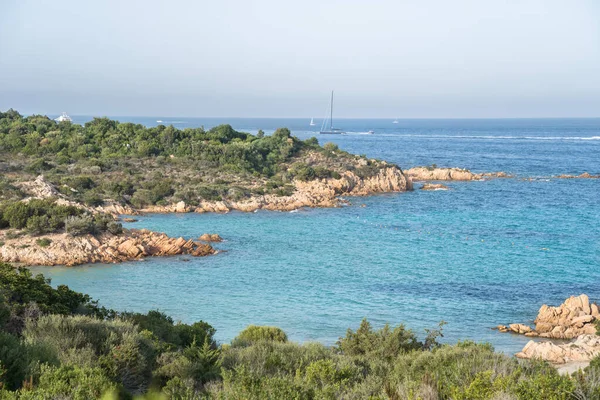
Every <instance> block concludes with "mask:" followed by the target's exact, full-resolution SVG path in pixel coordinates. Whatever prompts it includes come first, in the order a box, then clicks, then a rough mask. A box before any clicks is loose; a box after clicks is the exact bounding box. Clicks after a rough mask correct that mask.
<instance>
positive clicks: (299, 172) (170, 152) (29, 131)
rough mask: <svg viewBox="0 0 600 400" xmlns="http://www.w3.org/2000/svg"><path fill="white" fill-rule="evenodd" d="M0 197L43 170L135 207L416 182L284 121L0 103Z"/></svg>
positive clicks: (302, 199) (90, 201)
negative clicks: (202, 123) (166, 117)
mask: <svg viewBox="0 0 600 400" xmlns="http://www.w3.org/2000/svg"><path fill="white" fill-rule="evenodd" d="M0 155H1V156H2V157H1V158H0V171H1V172H2V178H1V180H0V189H1V190H0V193H1V195H0V196H1V199H0V201H3V200H4V201H5V200H11V199H20V198H23V197H25V196H28V195H31V193H28V192H27V190H26V186H27V185H26V184H25V185H23V183H24V182H25V183H26V182H31V181H33V180H34V179H35V178H36V177H37V176H38V175H43V176H44V178H45V180H46V181H47V182H49V183H50V184H51V185H52V186H53V187H54V188H55V189H56V190H57V191H58V192H59V193H60V195H61V196H63V197H64V198H65V199H66V200H69V201H74V202H78V203H81V204H85V205H87V206H89V207H98V206H102V205H105V204H117V205H120V206H123V207H125V208H126V209H132V210H147V211H166V212H168V211H175V208H174V206H175V205H176V204H177V203H180V204H185V206H184V207H182V206H181V205H180V207H179V210H181V209H182V208H183V209H185V210H186V211H193V210H196V209H197V211H227V210H229V209H241V210H244V211H251V210H253V209H257V208H269V209H294V208H298V207H302V206H317V207H318V206H325V207H328V206H335V205H337V204H338V201H339V199H338V198H339V196H341V195H366V194H371V193H377V192H386V191H403V190H410V189H411V188H412V185H411V183H410V180H408V179H407V178H406V177H405V176H404V174H403V173H402V170H401V169H400V168H399V167H398V166H396V165H393V164H389V163H387V162H385V161H379V160H374V159H368V158H366V157H364V156H357V155H351V154H349V153H347V152H345V151H342V150H340V149H339V148H338V147H337V146H336V145H335V144H333V143H326V144H324V145H323V146H320V145H319V143H318V141H317V139H316V138H311V139H307V140H304V141H302V140H299V139H298V138H296V137H294V136H292V135H291V132H290V131H289V130H288V129H286V128H281V129H277V130H276V131H275V132H274V133H273V134H272V135H264V133H263V132H262V131H259V132H258V134H257V135H251V134H249V133H244V132H238V131H236V130H234V129H233V128H232V127H231V126H230V125H220V126H217V127H214V128H211V129H209V130H205V129H204V128H202V127H200V128H186V129H183V130H180V129H176V128H174V127H173V126H164V125H159V126H156V127H152V128H147V127H144V126H143V125H140V124H133V123H120V122H118V121H114V120H110V119H108V118H95V119H94V120H92V121H90V122H87V123H86V124H85V125H83V126H82V125H77V124H72V123H71V122H67V121H64V122H60V123H59V122H56V121H54V120H51V119H49V118H48V117H46V116H41V115H33V116H27V117H24V116H22V115H20V114H19V113H18V112H16V111H14V110H8V111H6V112H0Z"/></svg>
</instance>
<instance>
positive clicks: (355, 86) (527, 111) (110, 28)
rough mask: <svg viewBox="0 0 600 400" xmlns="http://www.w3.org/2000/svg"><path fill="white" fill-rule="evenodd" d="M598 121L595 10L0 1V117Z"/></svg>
mask: <svg viewBox="0 0 600 400" xmlns="http://www.w3.org/2000/svg"><path fill="white" fill-rule="evenodd" d="M331 89H335V91H336V109H335V113H336V115H337V116H338V117H401V118H421V117H476V118H478V117H570V116H592V117H599V116H600V0H569V1H565V0H556V1H555V0H530V1H529V0H512V1H509V0H506V1H501V0H488V1H485V0H472V1H468V0H452V1H448V0H414V1H402V0H370V1H367V0H364V1H356V0H303V1H294V2H291V1H285V0H240V1H231V0H210V1H205V0H169V1H149V0H144V1H141V0H140V1H133V0H131V1H126V0H120V1H111V0H102V1H100V0H96V1H94V0H89V1H81V0H54V1H39V0H38V1H31V0H0V110H6V109H8V108H11V107H12V108H16V109H18V110H19V111H21V112H24V113H34V112H35V113H50V114H56V113H60V112H61V111H67V112H68V113H70V114H74V115H76V114H86V115H89V114H91V115H115V116H118V115H139V116H142V115H152V116H246V117H286V116H287V117H294V116H301V117H310V116H313V117H322V116H323V114H324V112H325V110H326V107H327V102H328V96H329V91H330V90H331Z"/></svg>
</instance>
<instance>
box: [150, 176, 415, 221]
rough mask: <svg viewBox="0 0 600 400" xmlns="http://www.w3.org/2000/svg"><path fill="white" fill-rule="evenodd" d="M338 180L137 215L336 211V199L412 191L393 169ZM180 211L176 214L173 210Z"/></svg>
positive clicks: (409, 183) (159, 208)
mask: <svg viewBox="0 0 600 400" xmlns="http://www.w3.org/2000/svg"><path fill="white" fill-rule="evenodd" d="M340 175H341V177H340V178H339V179H334V178H327V179H315V180H312V181H308V182H303V181H299V180H295V181H294V182H293V183H294V186H295V187H296V191H295V192H294V193H293V194H292V195H290V196H276V195H273V194H266V195H261V196H253V197H251V198H248V199H243V200H239V201H234V200H223V201H201V202H200V204H199V205H198V206H197V207H195V208H193V207H190V206H188V205H186V204H185V203H183V202H180V203H178V204H174V205H170V206H153V207H148V208H145V209H142V210H140V211H141V212H158V213H169V212H184V211H195V212H199V213H204V212H221V213H223V212H229V211H231V210H239V211H246V212H250V211H255V210H259V209H263V210H275V211H292V210H297V209H299V208H302V207H337V206H339V205H341V204H344V200H342V199H341V198H340V196H368V195H371V194H376V193H388V192H403V191H408V190H413V184H412V181H411V180H410V179H409V178H407V177H406V176H405V175H404V173H403V172H402V170H400V169H399V168H397V167H392V166H389V167H384V168H381V169H380V170H379V172H378V173H377V174H376V175H374V176H371V177H367V178H361V177H359V176H358V175H356V174H355V173H354V172H352V171H345V172H343V173H342V174H340ZM178 209H179V210H181V211H177V210H178Z"/></svg>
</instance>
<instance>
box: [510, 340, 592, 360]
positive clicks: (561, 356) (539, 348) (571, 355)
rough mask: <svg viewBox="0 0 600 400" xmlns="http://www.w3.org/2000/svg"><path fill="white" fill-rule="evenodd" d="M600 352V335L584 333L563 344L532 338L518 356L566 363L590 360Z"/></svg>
mask: <svg viewBox="0 0 600 400" xmlns="http://www.w3.org/2000/svg"><path fill="white" fill-rule="evenodd" d="M599 354H600V336H597V335H583V336H579V337H578V338H577V339H576V340H574V341H571V342H569V343H562V344H556V343H552V342H549V341H544V342H535V341H533V340H530V341H529V342H528V343H527V344H526V345H525V347H524V348H523V350H521V351H520V352H519V353H517V354H516V356H517V357H519V358H537V359H542V360H545V361H548V362H551V363H553V364H565V363H570V362H581V361H590V360H591V359H592V358H594V357H596V356H597V355H599Z"/></svg>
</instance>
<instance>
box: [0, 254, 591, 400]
mask: <svg viewBox="0 0 600 400" xmlns="http://www.w3.org/2000/svg"><path fill="white" fill-rule="evenodd" d="M214 334H215V329H214V328H213V327H212V326H210V325H209V324H208V323H206V322H203V321H199V322H196V323H194V324H184V323H180V322H175V321H173V319H171V318H170V317H168V316H167V315H165V314H163V313H161V312H159V311H150V312H148V313H147V314H140V313H130V312H128V313H119V312H116V311H113V310H107V309H105V308H103V307H100V306H99V305H98V304H97V303H96V302H94V301H92V299H90V298H89V296H87V295H84V294H80V293H77V292H74V291H72V290H70V289H69V288H67V287H66V286H58V287H57V288H52V287H51V286H50V282H49V281H48V280H46V279H44V278H43V277H42V276H39V275H38V276H33V275H32V274H31V273H30V272H29V271H28V270H26V269H22V268H21V269H17V268H14V267H12V266H10V265H8V264H0V398H3V399H4V398H6V399H54V398H61V399H93V398H100V397H102V398H105V399H117V398H120V399H128V398H131V397H132V396H135V395H138V396H141V395H143V397H140V398H147V399H162V398H164V399H213V398H214V399H338V398H344V399H465V400H466V399H556V400H559V399H595V398H598V397H599V396H600V382H599V381H598V379H597V376H598V374H600V358H597V359H595V360H594V361H593V362H592V363H591V365H590V367H588V369H587V370H586V371H585V372H578V373H576V374H574V375H573V376H560V375H559V374H558V373H557V372H556V370H555V369H554V368H553V367H551V366H550V365H548V364H546V363H544V362H531V361H518V360H516V359H514V358H512V357H508V356H506V355H503V354H499V353H495V352H494V350H493V349H492V347H491V346H489V345H486V344H476V343H473V342H460V343H458V344H456V345H452V346H451V345H440V344H439V343H438V342H437V340H436V338H437V337H438V336H439V335H440V334H441V326H440V329H436V330H432V331H430V332H429V334H428V335H427V337H426V338H425V340H423V341H421V340H419V338H418V336H417V335H416V334H415V333H414V332H412V331H411V330H409V329H407V328H406V327H404V326H403V325H399V326H396V327H391V326H385V327H383V328H381V329H375V328H373V327H372V326H371V324H370V323H369V322H368V321H366V320H363V322H362V323H361V324H360V326H359V327H358V329H356V330H352V329H349V330H348V332H347V333H346V335H345V336H343V337H341V338H340V339H339V341H338V343H337V344H336V345H335V346H331V347H327V346H324V345H321V344H319V343H306V344H302V345H301V344H297V343H293V342H290V341H289V340H288V338H287V335H286V334H285V333H284V332H283V331H282V330H281V329H279V328H276V327H261V326H250V327H248V328H247V329H245V330H244V331H242V332H241V333H240V334H239V336H238V337H237V338H235V339H234V340H233V341H232V343H231V345H225V344H223V345H219V344H218V343H217V342H216V341H215V339H214Z"/></svg>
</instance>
